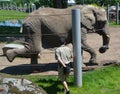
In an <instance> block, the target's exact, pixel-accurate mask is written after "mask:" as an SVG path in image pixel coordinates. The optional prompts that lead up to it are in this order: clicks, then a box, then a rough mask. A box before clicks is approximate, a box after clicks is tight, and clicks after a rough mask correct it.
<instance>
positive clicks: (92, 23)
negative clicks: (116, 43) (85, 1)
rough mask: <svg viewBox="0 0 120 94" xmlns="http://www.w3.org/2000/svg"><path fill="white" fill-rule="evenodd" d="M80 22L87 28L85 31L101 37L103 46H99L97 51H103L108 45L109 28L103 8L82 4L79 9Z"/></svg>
mask: <svg viewBox="0 0 120 94" xmlns="http://www.w3.org/2000/svg"><path fill="white" fill-rule="evenodd" d="M81 24H82V26H83V27H85V28H87V32H89V31H91V32H96V33H98V34H100V35H101V36H102V38H103V46H102V47H100V49H99V52H100V53H104V52H105V51H106V50H107V49H108V48H109V47H108V45H109V40H110V36H109V30H108V22H107V17H106V11H105V9H104V8H101V7H96V6H91V5H88V6H86V5H85V6H84V7H83V8H82V9H81Z"/></svg>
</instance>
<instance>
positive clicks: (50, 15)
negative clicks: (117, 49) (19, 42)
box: [6, 5, 110, 63]
mask: <svg viewBox="0 0 120 94" xmlns="http://www.w3.org/2000/svg"><path fill="white" fill-rule="evenodd" d="M72 9H80V10H81V34H82V39H81V40H82V41H81V42H82V49H83V50H85V51H87V52H89V53H90V55H91V57H90V61H89V62H90V63H96V53H95V51H94V50H93V49H92V48H91V47H90V46H89V45H88V44H87V38H86V34H87V33H89V32H93V33H94V32H95V33H98V34H99V35H101V36H102V38H103V46H102V47H100V49H99V52H100V53H104V52H105V51H106V50H107V49H108V48H109V47H108V45H109V40H110V37H109V30H108V23H107V18H106V11H105V9H103V8H100V7H96V6H91V5H76V6H72V7H69V8H66V9H54V8H40V9H38V10H36V11H34V12H32V13H30V14H29V15H28V16H27V17H26V18H25V20H24V22H23V25H22V32H23V34H24V36H25V43H24V48H23V49H12V50H8V51H7V52H6V57H7V59H8V60H9V61H10V62H12V61H13V60H14V58H15V57H16V56H17V55H18V54H30V55H31V57H33V56H37V55H38V54H39V53H40V52H41V51H42V47H43V48H53V47H58V46H60V44H59V41H60V40H61V39H65V41H66V43H72V21H71V18H72V17H71V16H72V15H71V10H72ZM73 33H74V32H73Z"/></svg>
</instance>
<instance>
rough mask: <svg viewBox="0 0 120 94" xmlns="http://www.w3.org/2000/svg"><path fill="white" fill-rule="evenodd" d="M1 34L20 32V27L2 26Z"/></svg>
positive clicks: (0, 27)
mask: <svg viewBox="0 0 120 94" xmlns="http://www.w3.org/2000/svg"><path fill="white" fill-rule="evenodd" d="M0 34H20V27H10V26H0Z"/></svg>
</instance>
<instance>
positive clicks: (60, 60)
mask: <svg viewBox="0 0 120 94" xmlns="http://www.w3.org/2000/svg"><path fill="white" fill-rule="evenodd" d="M58 62H59V63H60V64H61V65H62V66H63V67H66V65H65V63H64V62H63V61H62V59H61V58H60V57H59V58H58Z"/></svg>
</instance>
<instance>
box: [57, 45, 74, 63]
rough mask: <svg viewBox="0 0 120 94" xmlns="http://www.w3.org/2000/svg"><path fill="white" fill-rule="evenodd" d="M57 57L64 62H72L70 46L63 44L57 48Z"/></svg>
mask: <svg viewBox="0 0 120 94" xmlns="http://www.w3.org/2000/svg"><path fill="white" fill-rule="evenodd" d="M55 58H56V59H57V60H58V59H59V58H61V60H62V61H63V62H64V64H68V63H70V62H71V58H72V50H71V49H70V48H69V47H67V46H65V45H62V46H60V47H58V48H57V49H56V51H55Z"/></svg>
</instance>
